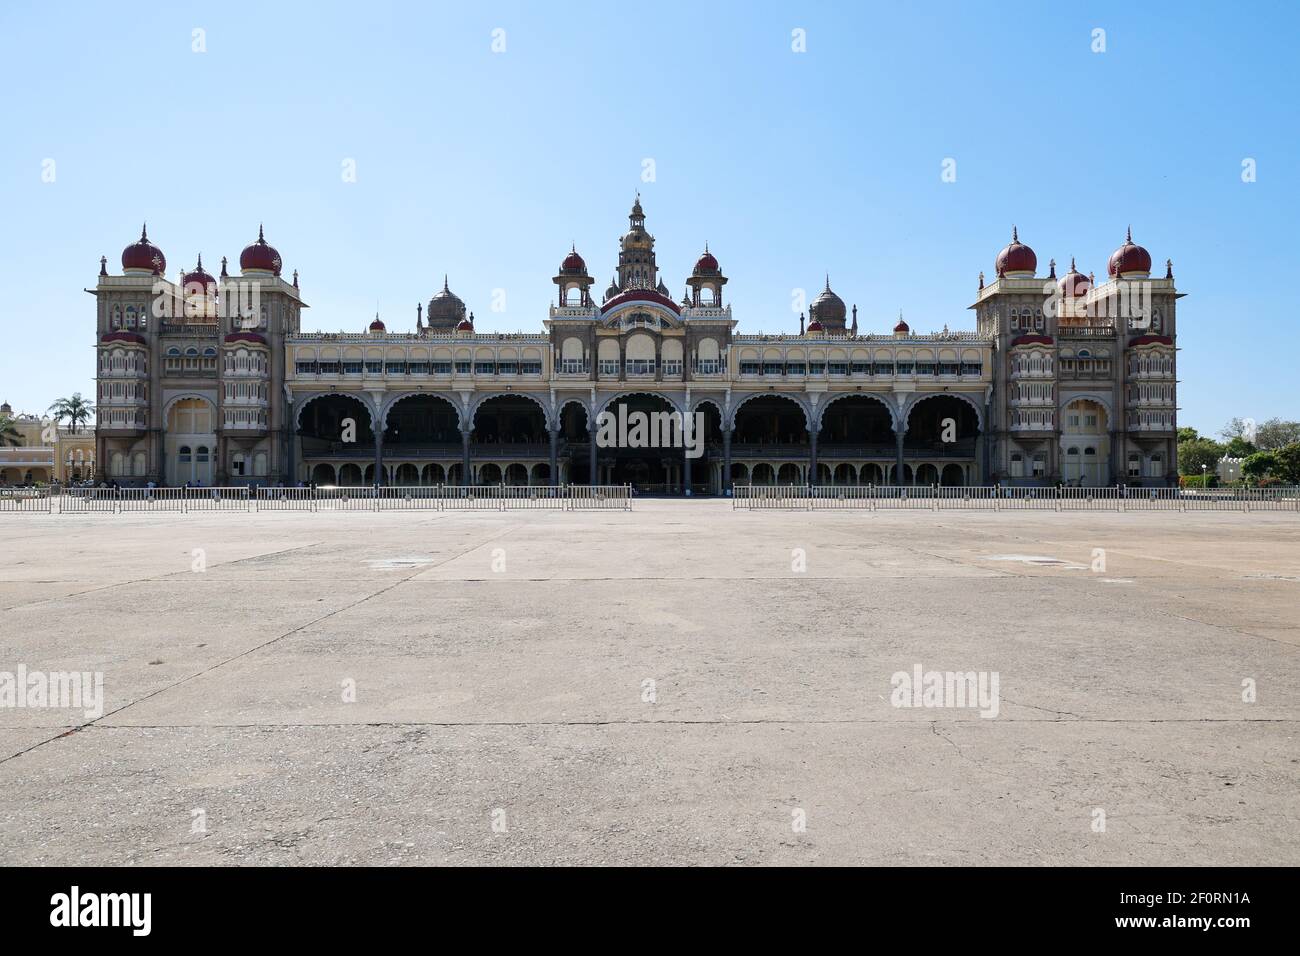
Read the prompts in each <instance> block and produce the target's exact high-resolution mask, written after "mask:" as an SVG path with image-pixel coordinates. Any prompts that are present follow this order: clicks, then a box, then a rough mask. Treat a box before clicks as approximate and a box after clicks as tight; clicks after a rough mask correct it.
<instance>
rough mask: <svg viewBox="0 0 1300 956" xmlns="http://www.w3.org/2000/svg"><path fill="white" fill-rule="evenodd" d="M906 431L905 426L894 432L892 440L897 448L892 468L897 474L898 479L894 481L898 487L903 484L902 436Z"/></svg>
mask: <svg viewBox="0 0 1300 956" xmlns="http://www.w3.org/2000/svg"><path fill="white" fill-rule="evenodd" d="M906 431H907V427H906V426H903V427H902V428H897V429H895V430H894V438H895V440H896V441H897V446H896V449H895V452H894V468H895V469H896V470H897V472H898V478H897V479H896V480H895V483H896V484H900V485H901V484H905V482H904V481H903V435H904V434H905V433H906Z"/></svg>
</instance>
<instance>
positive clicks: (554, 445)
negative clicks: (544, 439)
mask: <svg viewBox="0 0 1300 956" xmlns="http://www.w3.org/2000/svg"><path fill="white" fill-rule="evenodd" d="M550 431H551V478H550V482H549V483H550V484H552V485H558V484H559V483H560V430H559V429H558V428H552V429H551V430H550Z"/></svg>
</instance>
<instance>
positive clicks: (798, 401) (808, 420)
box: [726, 392, 813, 432]
mask: <svg viewBox="0 0 1300 956" xmlns="http://www.w3.org/2000/svg"><path fill="white" fill-rule="evenodd" d="M756 398H783V399H785V400H787V401H790V402H793V403H794V404H795V405H797V406H798V407H799V411H801V412H802V413H803V424H804V428H805V429H807V430H808V431H809V432H811V431H812V425H813V413H812V409H811V408H810V407H809V405H808V403H807V401H806V400H805V399H803V398H798V397H796V396H794V395H792V394H791V393H789V392H752V393H751V394H749V395H746V396H745V397H744V398H742V399H741V400H740V401H738V402H736V403H735V404H734V405H732V406H731V410H730V411H729V412H728V413H727V419H726V421H727V427H729V428H731V429H735V427H736V414H737V412H739V411H740V410H741V408H743V407H744V406H745V405H746V404H747V403H749V402H752V401H753V400H754V399H756Z"/></svg>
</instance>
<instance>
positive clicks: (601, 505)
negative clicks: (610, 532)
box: [566, 485, 632, 511]
mask: <svg viewBox="0 0 1300 956" xmlns="http://www.w3.org/2000/svg"><path fill="white" fill-rule="evenodd" d="M566 488H567V489H568V496H567V501H568V509H569V510H570V511H631V510H632V486H631V485H567V486H566Z"/></svg>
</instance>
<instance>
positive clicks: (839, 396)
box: [817, 392, 947, 431]
mask: <svg viewBox="0 0 1300 956" xmlns="http://www.w3.org/2000/svg"><path fill="white" fill-rule="evenodd" d="M945 394H947V393H945ZM846 398H870V399H874V400H875V401H877V402H879V403H880V404H881V405H883V406H885V411H887V412H889V421H890V423H891V425H892V427H893V429H894V431H898V414H899V412H898V408H897V407H895V405H894V403H893V402H892V401H890V399H889V396H887V395H884V394H882V393H880V392H837V393H836V394H835V395H832V396H830V397H829V398H828V399H827V400H826V401H825V402H823V403H822V404H821V405H820V406H818V408H817V430H818V431H821V428H822V424H823V422H825V420H826V410H827V409H828V408H830V407H831V406H832V405H834V404H835V403H836V402H838V401H841V400H843V399H846Z"/></svg>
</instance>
